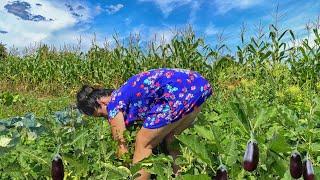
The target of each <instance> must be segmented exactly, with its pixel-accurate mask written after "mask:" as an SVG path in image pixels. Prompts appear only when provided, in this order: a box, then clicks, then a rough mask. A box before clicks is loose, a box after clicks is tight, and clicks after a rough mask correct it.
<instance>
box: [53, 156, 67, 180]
mask: <svg viewBox="0 0 320 180" xmlns="http://www.w3.org/2000/svg"><path fill="white" fill-rule="evenodd" d="M51 176H52V179H53V180H63V177H64V167H63V162H62V159H61V156H60V155H59V154H56V155H55V156H54V157H53V160H52V166H51Z"/></svg>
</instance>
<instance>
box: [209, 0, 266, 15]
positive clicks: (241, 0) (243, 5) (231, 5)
mask: <svg viewBox="0 0 320 180" xmlns="http://www.w3.org/2000/svg"><path fill="white" fill-rule="evenodd" d="M262 1H263V0H223V1H222V0H215V1H214V4H215V5H216V7H217V10H218V11H217V13H218V14H225V13H227V12H228V11H230V10H232V9H247V8H250V7H252V6H254V5H257V4H260V3H261V2H262Z"/></svg>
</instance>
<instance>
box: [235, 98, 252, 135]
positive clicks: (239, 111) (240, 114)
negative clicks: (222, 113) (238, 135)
mask: <svg viewBox="0 0 320 180" xmlns="http://www.w3.org/2000/svg"><path fill="white" fill-rule="evenodd" d="M230 106H231V108H232V112H233V113H234V115H235V117H236V119H237V120H239V121H240V122H241V124H242V125H243V127H244V128H245V130H246V131H247V132H250V129H251V128H250V122H249V119H248V118H247V115H246V113H245V110H244V108H243V106H242V105H241V104H240V103H238V102H231V103H230Z"/></svg>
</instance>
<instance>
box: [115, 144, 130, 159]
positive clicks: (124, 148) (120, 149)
mask: <svg viewBox="0 0 320 180" xmlns="http://www.w3.org/2000/svg"><path fill="white" fill-rule="evenodd" d="M128 152H129V151H128V148H127V146H126V144H125V143H120V144H119V146H118V152H117V156H118V158H121V157H122V156H123V155H124V154H125V153H128Z"/></svg>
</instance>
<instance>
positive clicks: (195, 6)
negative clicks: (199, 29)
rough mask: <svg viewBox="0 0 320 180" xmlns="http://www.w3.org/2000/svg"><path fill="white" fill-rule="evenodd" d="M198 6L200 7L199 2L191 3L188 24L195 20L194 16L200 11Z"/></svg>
mask: <svg viewBox="0 0 320 180" xmlns="http://www.w3.org/2000/svg"><path fill="white" fill-rule="evenodd" d="M200 5H201V2H199V1H193V2H192V4H191V12H190V18H189V23H191V24H193V23H194V21H195V20H196V15H197V12H198V10H199V9H200Z"/></svg>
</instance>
